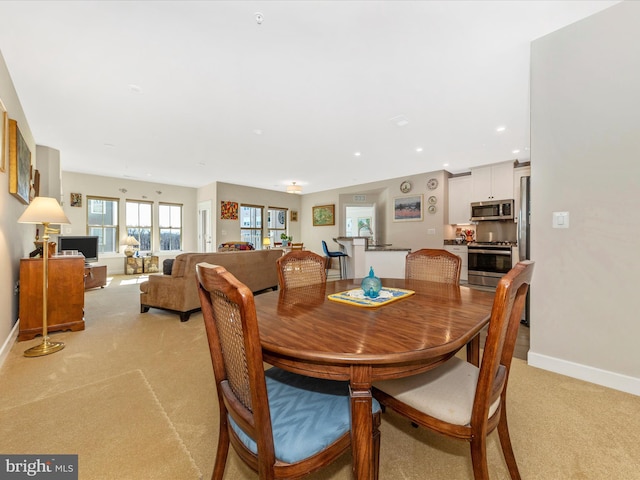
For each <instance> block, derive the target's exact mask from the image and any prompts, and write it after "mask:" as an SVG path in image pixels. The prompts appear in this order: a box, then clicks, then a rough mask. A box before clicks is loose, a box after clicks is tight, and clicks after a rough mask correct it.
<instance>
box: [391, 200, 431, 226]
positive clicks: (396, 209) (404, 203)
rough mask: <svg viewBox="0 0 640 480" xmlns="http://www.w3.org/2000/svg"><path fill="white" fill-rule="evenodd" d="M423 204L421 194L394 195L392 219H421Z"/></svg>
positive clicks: (413, 220) (408, 220)
mask: <svg viewBox="0 0 640 480" xmlns="http://www.w3.org/2000/svg"><path fill="white" fill-rule="evenodd" d="M423 204H424V201H423V198H422V195H411V196H410V197H395V198H394V199H393V221H394V222H419V221H422V208H423Z"/></svg>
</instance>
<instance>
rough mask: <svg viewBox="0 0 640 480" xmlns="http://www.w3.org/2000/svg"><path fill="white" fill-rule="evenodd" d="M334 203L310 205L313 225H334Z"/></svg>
mask: <svg viewBox="0 0 640 480" xmlns="http://www.w3.org/2000/svg"><path fill="white" fill-rule="evenodd" d="M335 208H336V206H335V205H320V206H318V207H312V209H313V212H312V213H313V226H314V227H322V226H325V225H335V223H336V217H335Z"/></svg>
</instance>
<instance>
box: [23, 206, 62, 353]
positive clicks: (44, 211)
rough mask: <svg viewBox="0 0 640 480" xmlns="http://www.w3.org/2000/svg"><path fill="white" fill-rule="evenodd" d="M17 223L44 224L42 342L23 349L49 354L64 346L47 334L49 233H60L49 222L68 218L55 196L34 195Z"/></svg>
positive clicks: (59, 223) (60, 223)
mask: <svg viewBox="0 0 640 480" xmlns="http://www.w3.org/2000/svg"><path fill="white" fill-rule="evenodd" d="M18 223H37V224H40V223H41V224H42V225H43V226H44V235H43V236H42V246H43V248H42V343H41V344H40V345H36V346H35V347H32V348H29V349H28V350H25V352H24V356H25V357H40V356H42V355H49V354H50V353H55V352H57V351H59V350H62V349H63V348H64V343H62V342H51V341H49V336H48V334H47V293H48V291H49V234H51V233H56V234H57V233H60V230H59V229H55V228H50V227H49V225H50V224H52V223H53V224H57V225H67V224H69V223H71V222H69V219H68V218H67V216H66V215H65V214H64V211H63V210H62V207H61V206H60V204H59V203H58V201H57V200H56V199H55V198H50V197H35V198H34V199H33V200H32V201H31V203H30V204H29V206H28V207H27V209H26V210H25V211H24V213H23V214H22V215H21V216H20V218H19V219H18Z"/></svg>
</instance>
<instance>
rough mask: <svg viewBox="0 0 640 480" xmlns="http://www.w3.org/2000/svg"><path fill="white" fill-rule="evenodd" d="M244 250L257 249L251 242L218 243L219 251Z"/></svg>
mask: <svg viewBox="0 0 640 480" xmlns="http://www.w3.org/2000/svg"><path fill="white" fill-rule="evenodd" d="M242 250H255V248H254V246H253V243H249V242H224V243H221V244H220V245H218V251H219V252H239V251H242Z"/></svg>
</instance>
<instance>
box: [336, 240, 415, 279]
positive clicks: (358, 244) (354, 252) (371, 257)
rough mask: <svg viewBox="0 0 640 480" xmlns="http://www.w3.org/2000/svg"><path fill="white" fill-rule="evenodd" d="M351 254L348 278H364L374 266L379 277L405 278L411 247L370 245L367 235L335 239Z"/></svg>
mask: <svg viewBox="0 0 640 480" xmlns="http://www.w3.org/2000/svg"><path fill="white" fill-rule="evenodd" d="M335 240H336V242H338V243H339V244H340V245H341V246H342V247H343V251H344V252H345V253H346V254H347V255H348V256H349V261H348V262H347V278H363V277H366V276H367V275H368V274H369V268H370V267H373V270H374V271H375V273H376V276H377V277H385V278H404V264H405V258H406V256H407V253H409V252H410V251H411V249H410V248H405V247H396V246H394V245H380V246H368V238H367V237H338V238H336V239H335Z"/></svg>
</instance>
